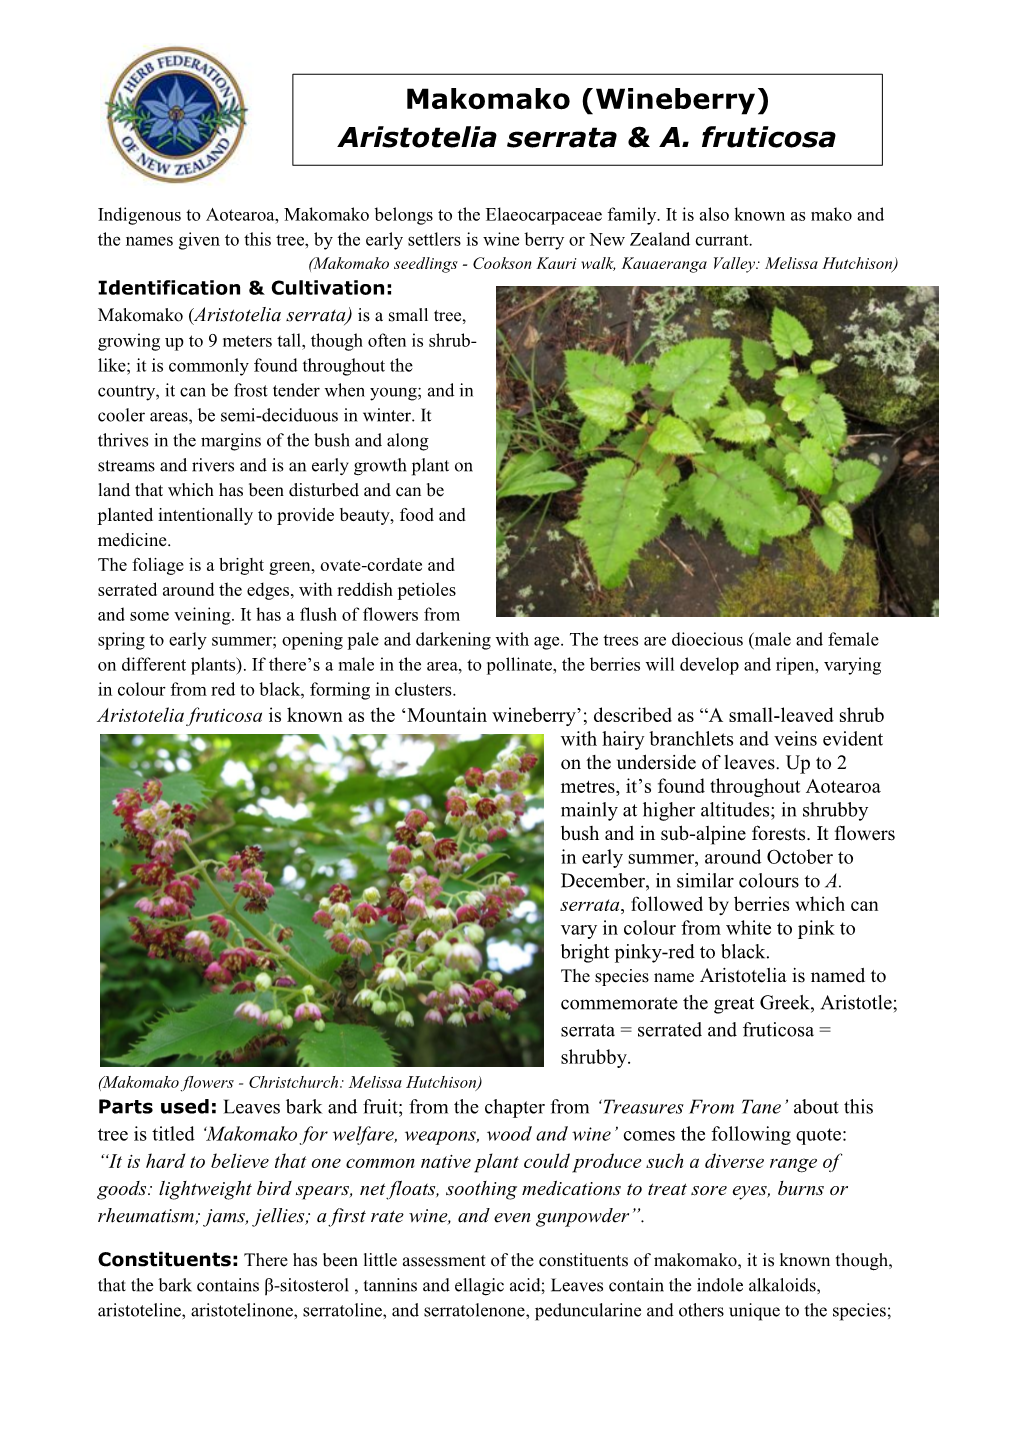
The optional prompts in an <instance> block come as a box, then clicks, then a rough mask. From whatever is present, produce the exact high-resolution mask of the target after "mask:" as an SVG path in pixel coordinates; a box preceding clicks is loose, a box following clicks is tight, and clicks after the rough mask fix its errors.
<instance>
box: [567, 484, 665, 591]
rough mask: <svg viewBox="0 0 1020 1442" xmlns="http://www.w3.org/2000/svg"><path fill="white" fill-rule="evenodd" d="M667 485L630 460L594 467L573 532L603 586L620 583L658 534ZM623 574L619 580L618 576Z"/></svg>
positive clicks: (585, 487) (585, 486) (585, 488)
mask: <svg viewBox="0 0 1020 1442" xmlns="http://www.w3.org/2000/svg"><path fill="white" fill-rule="evenodd" d="M663 494H664V492H663V484H662V479H661V477H659V476H657V475H656V474H655V473H654V471H651V470H648V469H647V468H646V467H640V468H636V467H635V466H634V464H633V463H632V462H631V461H630V460H626V459H618V460H610V461H600V462H599V463H598V464H597V465H594V466H592V467H590V469H589V471H588V476H587V479H586V481H585V485H584V494H583V496H582V498H581V508H580V510H579V511H578V514H577V519H576V521H575V522H574V523H573V524H572V525H571V528H570V529H571V532H572V534H574V535H577V536H580V537H581V539H582V540H583V541H584V544H585V547H586V548H587V551H588V555H589V556H590V558H591V563H592V565H593V566H594V568H595V574H596V575H597V576H598V578H599V581H600V582H601V584H602V585H604V586H608V585H609V584H610V582H616V584H619V583H620V579H622V576H621V572H622V574H623V575H626V570H627V567H628V566H629V565H630V563H631V561H632V560H633V559H634V557H635V556H636V555H637V553H638V552H639V551H640V550H641V547H642V546H644V545H646V544H647V542H648V541H650V540H651V539H652V537H653V536H655V535H657V534H658V532H659V525H660V512H661V510H662V500H663ZM618 578H619V579H618Z"/></svg>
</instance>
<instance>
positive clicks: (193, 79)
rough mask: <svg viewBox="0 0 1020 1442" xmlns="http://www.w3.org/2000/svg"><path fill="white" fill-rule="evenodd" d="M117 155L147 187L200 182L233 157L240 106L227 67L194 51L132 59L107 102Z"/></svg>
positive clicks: (239, 128) (154, 53)
mask: <svg viewBox="0 0 1020 1442" xmlns="http://www.w3.org/2000/svg"><path fill="white" fill-rule="evenodd" d="M107 120H108V122H109V126H110V134H111V136H112V137H113V143H114V145H116V147H117V150H118V151H119V152H120V154H121V155H122V156H123V157H124V159H125V160H126V161H127V163H128V164H129V165H130V166H132V167H133V168H134V169H135V170H140V171H141V172H142V174H143V175H148V176H149V177H150V178H151V179H152V180H166V181H170V182H173V181H186V180H201V179H202V177H203V176H206V175H210V174H211V173H212V172H213V171H214V170H218V169H219V167H220V166H221V165H223V164H224V162H225V161H227V160H229V159H230V157H231V156H232V155H233V153H234V151H235V150H236V149H237V147H238V144H239V143H240V140H241V135H242V133H243V131H244V123H245V109H244V100H243V98H242V96H241V92H240V90H239V89H238V87H237V81H236V80H235V79H234V77H233V76H232V75H231V73H230V71H229V70H228V69H227V68H226V66H224V65H221V64H220V62H219V61H218V60H214V59H213V57H212V56H211V55H206V54H205V53H204V52H203V51H201V50H190V49H187V48H186V47H181V48H177V47H170V48H167V49H165V50H150V51H149V53H148V54H147V55H142V56H139V58H138V59H137V60H135V61H133V62H132V63H131V64H130V65H129V66H128V68H127V69H126V70H125V71H124V73H123V74H122V75H121V77H120V79H119V80H118V81H117V83H116V85H115V86H114V87H113V93H112V94H111V96H110V99H109V101H108V102H107Z"/></svg>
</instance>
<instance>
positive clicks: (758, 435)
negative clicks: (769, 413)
mask: <svg viewBox="0 0 1020 1442" xmlns="http://www.w3.org/2000/svg"><path fill="white" fill-rule="evenodd" d="M712 434H713V435H714V436H716V437H717V438H718V439H719V440H720V441H732V442H734V443H735V444H736V445H741V446H752V445H755V444H757V442H758V441H767V440H768V438H769V436H770V435H771V434H772V432H771V431H770V430H769V427H768V424H767V422H766V420H765V412H764V411H758V410H751V409H747V410H740V411H726V412H725V414H724V415H722V416H720V418H719V420H718V421H716V422H715V424H714V425H713V427H712Z"/></svg>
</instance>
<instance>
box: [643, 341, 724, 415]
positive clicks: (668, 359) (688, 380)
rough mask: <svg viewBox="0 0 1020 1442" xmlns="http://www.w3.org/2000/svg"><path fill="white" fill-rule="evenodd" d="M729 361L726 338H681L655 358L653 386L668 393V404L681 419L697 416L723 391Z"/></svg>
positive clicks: (708, 407)
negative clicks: (681, 339) (669, 397)
mask: <svg viewBox="0 0 1020 1442" xmlns="http://www.w3.org/2000/svg"><path fill="white" fill-rule="evenodd" d="M730 364H731V361H730V343H729V341H728V340H715V339H709V338H705V339H702V340H686V341H682V342H681V343H680V345H676V346H673V348H672V349H671V350H668V351H666V353H665V355H662V356H660V357H659V359H658V360H657V361H656V363H655V368H654V370H653V371H652V386H653V387H654V389H655V390H656V391H663V392H670V393H671V397H672V398H671V401H670V405H671V408H672V410H673V413H674V415H677V416H679V417H680V419H681V420H682V421H694V420H698V419H699V418H700V417H701V416H703V415H704V414H705V413H706V411H708V410H709V409H710V408H711V407H712V406H714V405H715V403H716V401H717V400H718V399H719V397H720V396H721V395H722V393H723V388H724V387H725V385H726V382H727V381H728V380H729V378H730Z"/></svg>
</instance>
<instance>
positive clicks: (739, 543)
mask: <svg viewBox="0 0 1020 1442" xmlns="http://www.w3.org/2000/svg"><path fill="white" fill-rule="evenodd" d="M723 535H724V536H725V537H726V539H727V541H729V543H730V545H731V546H732V547H733V549H734V550H735V551H740V552H741V553H742V554H743V555H745V556H756V555H757V554H758V552H759V551H760V550H761V543H762V541H763V540H764V539H765V537H764V536H763V535H762V533H761V531H758V530H755V529H754V528H753V527H747V526H741V525H737V524H735V523H734V522H724V524H723Z"/></svg>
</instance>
